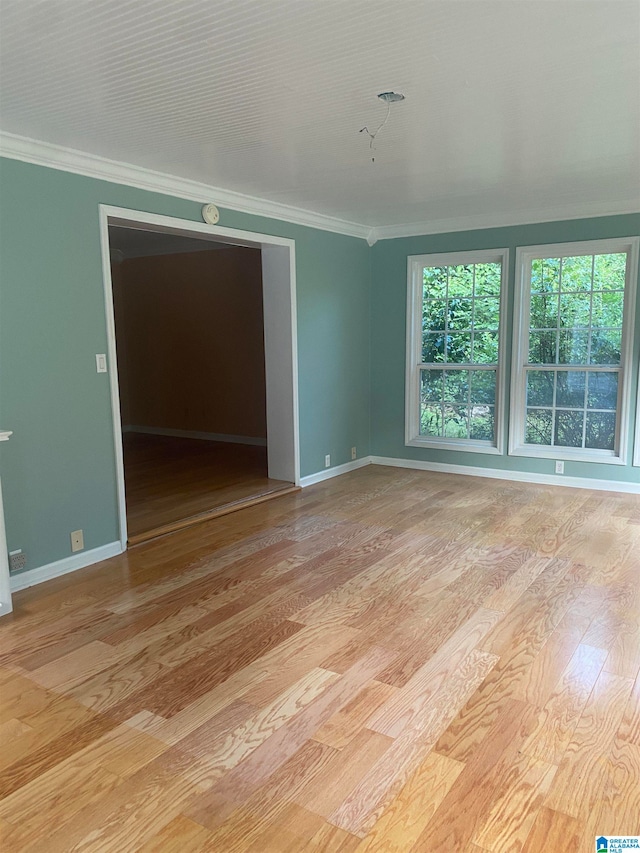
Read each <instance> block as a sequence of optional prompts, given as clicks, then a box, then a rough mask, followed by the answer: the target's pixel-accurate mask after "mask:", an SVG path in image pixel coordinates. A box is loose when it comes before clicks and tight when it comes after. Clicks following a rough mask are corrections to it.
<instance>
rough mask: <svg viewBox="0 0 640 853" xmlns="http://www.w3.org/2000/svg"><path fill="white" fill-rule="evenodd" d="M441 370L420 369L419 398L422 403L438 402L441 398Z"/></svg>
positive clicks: (442, 373)
mask: <svg viewBox="0 0 640 853" xmlns="http://www.w3.org/2000/svg"><path fill="white" fill-rule="evenodd" d="M443 375H444V371H443V370H421V371H420V400H421V401H422V402H423V403H439V402H440V401H441V400H442V378H443Z"/></svg>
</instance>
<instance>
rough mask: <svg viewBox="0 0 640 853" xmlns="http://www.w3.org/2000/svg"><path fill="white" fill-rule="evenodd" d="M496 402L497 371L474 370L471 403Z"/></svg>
mask: <svg viewBox="0 0 640 853" xmlns="http://www.w3.org/2000/svg"><path fill="white" fill-rule="evenodd" d="M495 402H496V371H495V370H474V371H472V373H471V403H472V404H476V403H490V404H491V405H493V404H495Z"/></svg>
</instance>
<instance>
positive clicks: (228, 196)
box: [0, 131, 639, 246]
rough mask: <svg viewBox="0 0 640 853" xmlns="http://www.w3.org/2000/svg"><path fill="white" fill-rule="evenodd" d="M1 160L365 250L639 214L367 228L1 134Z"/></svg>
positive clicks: (532, 215)
mask: <svg viewBox="0 0 640 853" xmlns="http://www.w3.org/2000/svg"><path fill="white" fill-rule="evenodd" d="M0 156H3V157H8V158H9V159H12V160H21V161H23V162H25V163H33V164H35V165H37V166H47V167H49V168H52V169H59V170H62V171H64V172H72V173H73V174H76V175H84V176H86V177H89V178H96V179H97V180H100V181H109V182H111V183H116V184H125V185H126V186H130V187H136V188H138V189H141V190H147V191H148V192H156V193H163V194H164V195H171V196H174V197H176V198H184V199H187V200H188V201H196V202H198V203H200V204H203V203H205V202H209V201H212V200H213V201H214V202H215V203H216V204H217V205H218V206H219V207H222V208H227V209H228V210H237V211H239V212H241V213H250V214H253V215H255V216H265V217H267V218H269V219H277V220H281V221H283V222H290V223H292V224H294V225H303V226H306V227H308V228H318V229H320V230H321V231H332V232H334V233H336V234H344V235H346V236H348V237H358V238H361V239H363V240H366V241H367V243H368V244H369V246H373V245H374V244H375V243H377V242H378V241H379V240H394V239H397V238H399V237H428V236H430V235H432V234H446V233H449V232H455V231H479V230H483V229H487V228H505V227H508V226H510V225H534V224H536V223H541V222H558V221H561V220H569V219H593V218H595V217H598V216H618V215H624V214H628V213H638V212H639V209H638V200H637V198H630V199H628V200H626V201H624V202H622V203H608V204H603V203H597V202H594V203H592V204H571V205H564V206H562V207H549V208H539V209H535V210H530V211H528V212H527V211H521V212H520V213H518V214H513V215H508V214H504V213H500V214H495V215H491V214H487V213H480V214H474V215H472V216H462V217H453V218H451V219H435V220H428V221H422V222H409V223H405V224H401V225H380V226H373V227H372V226H370V225H363V224H361V223H358V222H349V221H347V220H344V219H339V218H337V217H333V216H327V215H325V214H322V213H315V212H314V211H311V210H304V209H303V208H300V207H293V206H290V205H287V204H281V203H280V202H276V201H270V200H269V199H265V198H258V197H257V196H250V195H245V194H244V193H239V192H234V191H233V190H225V189H222V188H220V187H214V186H211V185H209V184H203V183H200V182H198V181H193V180H191V179H189V178H180V177H177V176H175V175H169V174H166V173H165V172H156V171H154V170H153V169H146V168H144V167H143V166H133V165H131V164H130V163H123V162H120V161H118V160H109V159H107V158H106V157H100V156H98V155H96V154H88V153H87V152H85V151H78V150H77V149H75V148H66V147H64V146H62V145H54V144H52V143H50V142H41V141H39V140H37V139H30V138H29V137H26V136H19V135H17V134H14V133H7V132H4V131H0Z"/></svg>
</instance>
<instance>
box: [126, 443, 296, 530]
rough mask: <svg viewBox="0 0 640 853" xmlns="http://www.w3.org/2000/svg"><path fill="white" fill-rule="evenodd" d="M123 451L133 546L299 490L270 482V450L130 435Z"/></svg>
mask: <svg viewBox="0 0 640 853" xmlns="http://www.w3.org/2000/svg"><path fill="white" fill-rule="evenodd" d="M123 450H124V466H125V486H126V502H127V528H128V533H129V542H130V543H131V544H136V543H138V542H143V541H146V540H147V539H152V538H153V537H154V536H157V535H158V534H161V533H166V532H171V531H173V530H177V529H180V528H182V527H189V526H191V525H192V524H194V523H198V522H200V521H201V520H202V519H204V518H211V517H214V516H217V515H224V514H225V513H226V512H229V511H233V510H236V509H237V508H238V507H239V506H240V505H243V506H245V505H246V504H247V503H249V502H259V501H261V500H265V499H268V498H270V497H273V496H276V495H277V493H279V492H283V491H287V490H292V488H293V486H292V484H291V483H286V482H284V481H283V480H274V479H271V478H269V477H268V476H267V449H266V447H256V446H253V445H248V444H231V443H228V442H219V441H200V440H198V439H188V438H174V437H173V436H160V435H144V434H142V433H125V434H124V436H123Z"/></svg>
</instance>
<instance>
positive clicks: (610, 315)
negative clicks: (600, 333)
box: [591, 291, 624, 329]
mask: <svg viewBox="0 0 640 853" xmlns="http://www.w3.org/2000/svg"><path fill="white" fill-rule="evenodd" d="M623 308H624V293H611V292H608V291H605V292H604V293H594V294H593V310H592V317H591V325H592V326H600V327H602V326H606V327H608V328H616V327H617V328H618V329H620V328H622V312H623Z"/></svg>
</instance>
